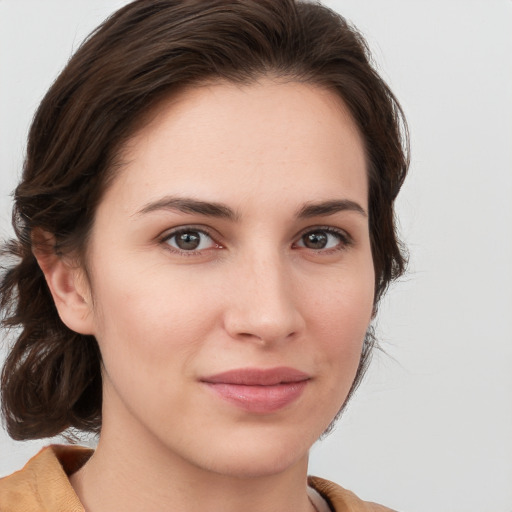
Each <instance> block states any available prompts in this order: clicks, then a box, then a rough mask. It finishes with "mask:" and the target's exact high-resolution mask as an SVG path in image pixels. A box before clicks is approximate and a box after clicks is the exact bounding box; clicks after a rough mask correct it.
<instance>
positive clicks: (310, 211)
mask: <svg viewBox="0 0 512 512" xmlns="http://www.w3.org/2000/svg"><path fill="white" fill-rule="evenodd" d="M347 210H348V211H353V212H357V213H360V214H361V215H362V216H363V217H368V214H367V213H366V211H365V209H364V208H363V207H362V206H361V205H360V204H359V203H356V202H355V201H351V200H350V199H333V200H331V201H321V202H319V203H307V204H305V205H304V206H303V207H302V208H301V209H300V210H299V212H298V213H297V217H298V218H299V219H309V218H311V217H327V216H329V215H334V214H335V213H338V212H343V211H347Z"/></svg>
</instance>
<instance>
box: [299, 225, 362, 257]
mask: <svg viewBox="0 0 512 512" xmlns="http://www.w3.org/2000/svg"><path fill="white" fill-rule="evenodd" d="M312 233H327V234H329V235H332V236H335V237H336V238H337V239H338V241H339V243H338V244H337V245H336V246H335V247H331V248H329V249H319V250H315V249H310V248H309V247H302V246H301V248H303V249H310V250H311V251H312V252H313V253H316V254H332V253H335V252H338V251H343V250H345V249H348V248H349V247H350V246H352V245H353V243H354V241H353V240H352V237H351V236H350V235H349V234H348V233H347V232H346V231H343V230H341V229H337V228H333V227H332V226H314V227H310V228H307V229H306V230H305V231H303V232H302V233H301V234H300V236H299V237H298V239H297V240H298V241H302V240H303V239H304V237H305V236H307V235H308V234H312ZM295 244H297V242H295V243H294V245H295Z"/></svg>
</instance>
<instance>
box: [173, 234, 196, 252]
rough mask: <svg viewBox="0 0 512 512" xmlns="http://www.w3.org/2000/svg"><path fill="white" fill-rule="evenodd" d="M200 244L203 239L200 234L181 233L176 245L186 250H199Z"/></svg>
mask: <svg viewBox="0 0 512 512" xmlns="http://www.w3.org/2000/svg"><path fill="white" fill-rule="evenodd" d="M200 242H201V239H200V236H199V234H198V233H181V234H179V235H178V236H177V237H176V245H177V246H178V247H179V248H180V249H184V250H189V251H190V250H194V249H197V247H199V244H200Z"/></svg>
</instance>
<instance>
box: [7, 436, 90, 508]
mask: <svg viewBox="0 0 512 512" xmlns="http://www.w3.org/2000/svg"><path fill="white" fill-rule="evenodd" d="M91 454H92V450H90V449H88V448H83V447H81V446H63V445H52V446H48V447H47V448H44V449H43V450H41V451H40V452H39V453H38V454H37V455H36V456H35V457H33V458H32V459H30V460H29V462H28V463H27V464H26V465H25V466H24V467H23V469H21V470H20V471H16V472H15V473H13V474H12V475H9V476H6V477H4V478H1V479H0V510H1V511H2V512H29V511H30V512H43V511H47V510H51V511H52V512H60V511H62V512H64V511H66V512H83V507H82V505H81V504H80V502H79V500H78V498H77V496H76V494H75V492H74V491H73V488H72V487H71V484H70V483H69V479H68V475H70V474H71V473H73V472H74V471H76V470H78V469H79V468H80V467H81V466H82V465H83V464H85V462H86V461H87V459H88V458H89V457H90V456H91Z"/></svg>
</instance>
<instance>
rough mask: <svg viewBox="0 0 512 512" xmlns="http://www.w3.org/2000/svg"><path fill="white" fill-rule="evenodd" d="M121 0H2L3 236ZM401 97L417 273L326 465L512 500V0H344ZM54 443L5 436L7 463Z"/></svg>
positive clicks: (429, 498)
mask: <svg viewBox="0 0 512 512" xmlns="http://www.w3.org/2000/svg"><path fill="white" fill-rule="evenodd" d="M124 3H125V2H123V1H122V0H45V1H44V2H41V1H40V0H0V235H1V236H2V237H6V236H8V235H9V234H10V227H9V220H10V197H9V194H10V192H11V191H12V189H13V188H14V186H15V183H16V178H17V176H18V175H19V172H20V168H21V163H22V157H23V153H24V140H25V137H26V133H27V129H28V125H29V123H30V120H31V116H32V115H33V112H34V110H35V108H36V107H37V105H38V102H39V101H40V99H41V97H42V95H43V94H44V92H45V90H46V89H47V88H48V86H49V85H50V83H51V82H52V80H53V79H54V78H55V76H56V75H57V73H58V72H59V70H60V69H61V68H62V67H63V65H64V64H65V62H66V60H67V59H68V58H69V56H70V55H71V53H72V51H73V49H76V47H77V46H78V44H79V43H80V41H81V40H82V39H83V38H84V37H85V35H86V34H87V33H88V32H89V31H90V30H92V29H93V28H94V27H95V26H96V25H97V24H98V23H99V22H100V21H101V20H102V19H103V18H104V17H105V16H106V15H108V14H109V13H111V12H112V11H113V10H115V9H116V8H118V7H119V6H121V5H122V4H124ZM326 4H327V5H329V6H330V7H332V8H334V9H336V10H338V11H339V12H341V13H342V14H343V15H344V16H346V17H347V18H348V19H350V20H351V21H353V22H354V23H355V24H356V26H358V27H359V29H360V30H361V31H362V32H363V33H364V34H365V35H366V37H367V39H368V42H369V44H370V47H371V48H372V51H373V53H374V56H375V59H376V62H377V65H378V68H379V70H380V72H381V73H382V74H383V76H384V77H385V78H386V80H387V81H388V82H389V84H390V85H391V87H392V89H393V90H394V91H395V93H396V95H397V96H398V98H399V99H400V101H401V103H402V105H403V107H404V109H405V111H406V114H407V117H408V120H409V124H410V130H411V134H412V165H411V171H410V176H409V178H408V182H407V184H406V186H405V187H404V190H403V193H402V196H401V198H400V201H399V204H398V210H399V215H400V224H401V231H402V233H403V236H404V238H405V240H406V242H407V244H408V246H409V249H410V253H411V259H410V270H409V273H408V275H407V277H406V278H405V279H403V280H402V281H401V283H399V284H397V285H395V286H394V287H393V288H392V289H391V291H390V293H389V294H388V296H387V297H386V299H385V300H384V302H383V304H382V307H381V313H380V315H379V321H378V332H379V335H380V339H381V344H382V347H383V348H384V350H385V352H386V354H384V353H377V354H376V356H375V358H374V362H373V365H372V368H371V370H370V372H369V374H368V377H367V379H366V381H365V383H364V385H363V386H362V387H361V389H360V390H359V392H358V393H357V395H356V396H355V398H354V400H353V401H352V403H351V404H350V406H349V408H348V410H347V412H346V414H345V416H344V417H343V418H342V420H341V421H340V423H339V424H338V426H337V428H336V430H335V432H334V433H333V434H331V435H330V436H329V437H328V438H327V439H325V440H324V441H322V442H321V443H319V444H317V445H316V446H315V447H314V448H313V450H312V461H311V473H312V474H317V475H319V476H324V477H327V478H330V479H333V480H335V481H337V482H338V483H340V484H342V485H344V486H345V487H348V488H350V489H352V490H353V491H355V492H356V493H358V494H359V495H360V496H361V497H363V498H365V499H371V500H374V501H377V502H381V503H384V504H386V505H388V506H391V507H394V508H396V509H398V510H401V511H404V512H405V511H410V512H431V511H432V510H436V511H439V512H511V511H512V371H511V370H512V199H511V198H512V29H511V27H512V1H511V0H429V1H427V0H415V1H412V0H330V1H328V2H326ZM47 442H48V441H42V442H29V443H15V442H14V441H11V440H9V438H8V437H7V435H6V434H5V433H3V432H0V475H5V474H8V473H10V472H12V471H13V470H15V469H18V468H19V467H21V466H22V465H23V463H24V462H25V461H26V459H27V458H28V457H29V456H30V455H32V454H33V453H35V452H36V451H37V450H38V448H39V447H40V446H41V445H43V444H46V443H47Z"/></svg>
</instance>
